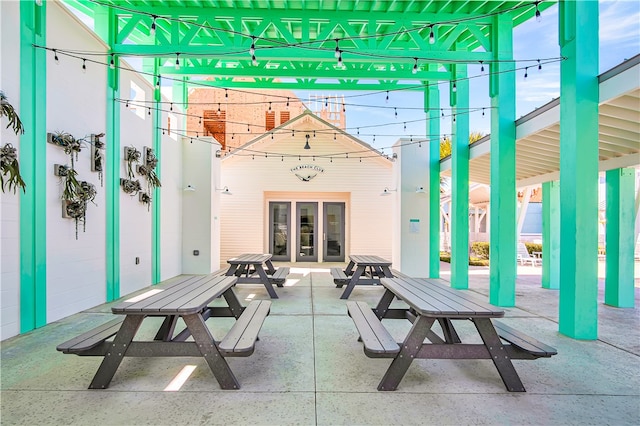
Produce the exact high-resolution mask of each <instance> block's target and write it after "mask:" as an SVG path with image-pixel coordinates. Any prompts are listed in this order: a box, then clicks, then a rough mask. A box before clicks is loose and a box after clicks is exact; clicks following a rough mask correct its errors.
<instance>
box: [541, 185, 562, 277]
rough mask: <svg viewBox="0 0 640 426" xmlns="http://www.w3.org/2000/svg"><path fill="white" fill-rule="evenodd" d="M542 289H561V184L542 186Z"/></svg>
mask: <svg viewBox="0 0 640 426" xmlns="http://www.w3.org/2000/svg"><path fill="white" fill-rule="evenodd" d="M542 288H548V289H551V290H557V289H559V288H560V184H559V182H558V181H553V182H545V183H543V184H542Z"/></svg>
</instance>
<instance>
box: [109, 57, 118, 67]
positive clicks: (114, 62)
mask: <svg viewBox="0 0 640 426" xmlns="http://www.w3.org/2000/svg"><path fill="white" fill-rule="evenodd" d="M113 56H114V54H113V53H112V54H111V62H109V67H110V68H111V69H114V68H115V67H116V61H115V60H114V59H113Z"/></svg>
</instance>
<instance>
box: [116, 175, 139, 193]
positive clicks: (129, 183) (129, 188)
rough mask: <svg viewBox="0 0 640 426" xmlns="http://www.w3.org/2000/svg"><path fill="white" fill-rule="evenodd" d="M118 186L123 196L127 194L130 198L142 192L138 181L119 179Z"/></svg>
mask: <svg viewBox="0 0 640 426" xmlns="http://www.w3.org/2000/svg"><path fill="white" fill-rule="evenodd" d="M120 186H121V187H122V190H123V191H124V193H125V194H129V195H131V196H134V195H136V194H137V193H139V192H140V191H142V185H140V181H139V180H138V179H136V180H132V179H124V178H120Z"/></svg>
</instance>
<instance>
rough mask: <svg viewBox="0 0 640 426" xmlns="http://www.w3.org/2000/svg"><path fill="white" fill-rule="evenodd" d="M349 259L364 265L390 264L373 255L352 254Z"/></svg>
mask: <svg viewBox="0 0 640 426" xmlns="http://www.w3.org/2000/svg"><path fill="white" fill-rule="evenodd" d="M349 259H350V260H351V261H352V262H354V263H356V264H358V265H365V266H391V262H389V261H388V260H386V259H383V258H381V257H379V256H374V255H363V254H352V255H350V256H349Z"/></svg>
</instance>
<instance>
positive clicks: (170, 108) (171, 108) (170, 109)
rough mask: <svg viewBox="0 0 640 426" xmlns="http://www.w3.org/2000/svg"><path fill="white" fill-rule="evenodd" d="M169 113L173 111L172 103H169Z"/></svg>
mask: <svg viewBox="0 0 640 426" xmlns="http://www.w3.org/2000/svg"><path fill="white" fill-rule="evenodd" d="M169 111H173V102H171V106H170V107H169Z"/></svg>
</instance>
